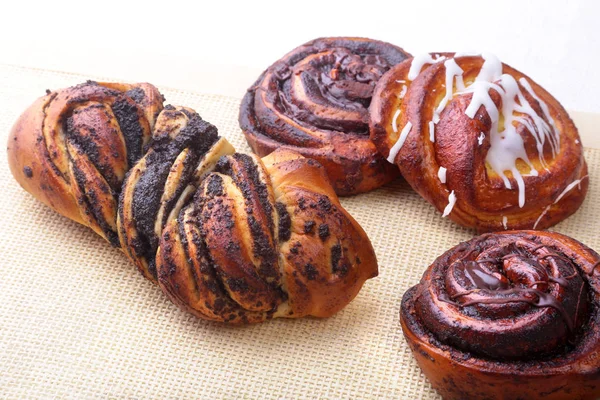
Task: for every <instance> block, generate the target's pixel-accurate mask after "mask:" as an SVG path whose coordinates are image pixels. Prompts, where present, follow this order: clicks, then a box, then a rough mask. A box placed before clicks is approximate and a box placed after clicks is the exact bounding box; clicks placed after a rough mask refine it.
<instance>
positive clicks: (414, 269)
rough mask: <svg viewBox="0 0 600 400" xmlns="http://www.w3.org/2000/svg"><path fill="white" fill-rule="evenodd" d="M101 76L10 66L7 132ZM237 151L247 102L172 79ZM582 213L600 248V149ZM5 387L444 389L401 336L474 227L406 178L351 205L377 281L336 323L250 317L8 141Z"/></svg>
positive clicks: (10, 390) (3, 89)
mask: <svg viewBox="0 0 600 400" xmlns="http://www.w3.org/2000/svg"><path fill="white" fill-rule="evenodd" d="M87 78H88V77H84V76H79V75H73V74H65V73H58V72H50V71H43V70H35V69H28V68H20V67H12V66H2V65H0V141H2V143H6V140H7V135H8V131H9V129H10V127H11V125H12V124H13V122H14V121H15V120H16V118H17V117H18V115H19V114H20V113H21V112H22V111H23V110H24V108H25V107H27V106H28V105H29V104H30V103H31V102H33V100H34V99H36V98H37V97H39V96H41V95H43V94H44V90H45V89H46V88H50V89H58V88H61V87H66V86H70V85H73V84H76V83H79V82H81V81H84V80H86V79H87ZM161 91H162V93H163V94H164V95H165V97H166V98H167V101H168V102H169V103H172V104H182V105H186V106H189V107H192V108H194V109H196V110H197V111H198V112H199V113H200V114H201V115H202V117H203V118H205V119H207V120H208V121H211V122H212V123H214V124H215V125H217V127H218V128H219V130H220V132H221V134H222V135H223V136H225V137H226V138H227V139H229V140H230V141H231V142H232V143H233V144H234V145H235V146H236V148H237V149H238V150H241V151H249V148H248V146H247V145H246V143H245V141H244V139H243V136H242V134H241V132H240V130H239V128H238V125H237V112H238V105H239V100H238V99H235V98H228V97H222V96H216V95H203V94H196V93H190V92H185V91H179V90H171V89H166V88H161ZM585 155H586V158H587V161H588V163H589V170H590V171H589V175H590V179H591V185H590V192H589V195H588V197H587V199H586V201H585V203H584V205H583V207H582V208H581V210H580V211H579V212H578V213H577V214H575V215H574V216H573V217H571V218H569V219H568V220H567V221H565V222H563V223H561V224H560V225H558V226H557V227H555V229H556V230H557V231H560V232H562V233H565V234H567V235H571V236H573V237H575V238H577V239H579V240H581V241H583V242H584V243H586V244H588V245H589V246H591V247H592V248H596V249H600V235H598V232H600V219H599V218H598V215H600V203H599V202H598V199H599V198H600V150H590V149H587V150H586V153H585ZM0 185H1V187H2V194H1V196H0V224H1V225H0V227H1V229H0V398H14V399H23V398H61V399H62V398H86V399H88V398H89V399H91V398H118V399H121V398H128V399H129V398H131V399H147V398H148V399H149V398H157V399H171V398H206V399H215V398H261V399H267V398H307V399H313V398H324V399H327V398H329V399H339V398H351V399H361V398H369V399H372V398H402V399H434V398H438V396H437V395H436V393H435V391H434V390H432V389H431V387H430V385H429V384H428V382H427V380H426V379H425V377H424V376H423V375H422V374H421V372H420V370H419V369H418V367H417V365H416V363H415V362H414V360H413V358H412V357H411V355H410V352H409V350H408V346H407V345H406V343H405V342H404V339H403V337H402V332H401V329H400V324H399V321H398V313H399V307H400V299H401V296H402V294H403V293H404V291H405V290H406V289H407V288H409V287H410V286H412V285H414V284H415V283H417V282H418V280H419V278H420V277H421V274H422V273H423V271H424V270H425V268H426V267H427V266H428V265H429V264H430V263H431V262H432V261H433V260H434V259H435V258H436V257H437V256H438V255H439V254H441V253H442V252H443V251H445V250H446V249H448V248H450V247H451V246H454V245H456V244H457V243H459V242H460V241H463V240H466V239H469V238H470V237H472V236H473V232H471V231H469V230H466V229H462V228H460V227H458V226H457V225H455V224H453V223H452V222H450V221H448V220H447V219H442V218H441V216H440V214H439V213H438V212H436V211H435V210H434V209H433V207H431V206H430V205H429V204H427V203H426V202H425V201H424V200H422V199H421V198H420V197H419V196H418V195H417V194H416V193H414V192H413V191H412V190H411V189H410V187H409V186H408V185H407V184H406V183H404V182H403V181H401V180H398V181H396V182H394V183H392V184H390V185H387V186H386V187H383V188H381V189H379V190H376V191H374V192H371V193H368V194H364V195H360V196H356V197H352V198H346V199H343V200H342V204H343V205H344V207H346V209H347V210H348V211H349V212H350V213H351V214H352V215H353V216H354V218H356V220H357V221H358V222H359V223H360V224H361V225H362V226H363V228H364V229H365V230H366V231H367V233H368V235H369V237H370V239H371V241H372V242H373V245H374V247H375V251H376V253H377V257H378V259H379V271H380V275H379V277H378V278H376V279H373V280H370V281H368V282H367V284H366V285H365V287H364V288H363V290H362V291H361V293H360V294H359V295H358V297H357V298H356V299H355V300H354V301H353V302H352V303H351V304H350V305H349V306H348V307H346V308H345V309H344V310H343V311H342V312H340V313H338V314H337V315H335V316H334V317H332V318H329V319H324V320H320V319H312V318H306V319H300V320H275V321H271V322H267V323H264V324H260V325H254V326H247V327H241V328H235V327H228V326H223V325H220V324H216V323H209V322H205V321H202V320H198V319H196V318H194V317H193V316H191V315H190V314H187V313H185V312H183V311H180V310H179V309H178V308H177V307H175V306H174V305H173V304H171V303H170V302H169V301H168V300H167V298H166V297H165V296H164V295H163V294H162V293H161V291H160V289H159V288H157V287H156V286H154V285H152V284H151V283H150V282H148V281H147V280H145V279H144V278H142V276H141V275H140V274H139V273H138V272H137V270H135V268H134V267H133V265H132V264H130V263H129V262H128V261H127V259H126V258H125V256H124V255H122V254H121V253H120V252H119V251H118V250H116V249H113V248H111V247H110V246H109V245H108V244H107V243H105V242H104V241H103V240H102V239H101V238H100V237H98V236H96V235H95V234H94V233H92V231H91V230H88V229H87V228H84V227H82V226H80V225H77V224H76V223H74V222H71V221H69V220H67V219H66V218H63V217H61V216H59V215H58V214H56V213H55V212H53V211H51V210H50V209H49V208H47V207H46V206H44V205H42V204H41V203H40V202H38V201H36V200H35V199H34V198H33V197H32V196H30V195H29V194H27V193H26V192H25V191H23V190H22V189H21V188H20V187H19V185H18V184H17V183H16V182H15V181H14V180H13V178H12V176H11V174H10V172H9V169H8V166H7V162H6V153H5V152H4V151H1V152H0Z"/></svg>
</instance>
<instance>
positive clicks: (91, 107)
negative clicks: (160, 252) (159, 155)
mask: <svg viewBox="0 0 600 400" xmlns="http://www.w3.org/2000/svg"><path fill="white" fill-rule="evenodd" d="M162 102H163V98H162V95H161V94H160V93H159V92H158V90H157V89H156V88H155V87H154V86H152V85H149V84H143V83H142V84H134V85H128V84H116V83H96V82H92V81H88V82H86V83H84V84H81V85H77V86H75V87H71V88H68V89H63V90H59V91H56V92H50V91H48V94H47V95H46V96H44V97H42V98H40V99H38V100H37V101H36V102H35V103H34V104H32V105H31V106H30V107H29V109H28V110H27V111H25V112H24V113H23V114H22V116H21V117H20V118H19V119H18V120H17V122H16V123H15V125H14V127H13V129H12V131H11V135H10V138H9V143H8V158H9V165H10V167H11V171H12V173H13V175H14V176H15V178H16V179H17V180H18V181H19V183H21V185H22V186H23V187H24V188H25V189H26V190H27V191H29V192H31V193H32V194H34V195H35V196H36V197H37V198H39V199H40V200H41V201H43V202H44V203H46V204H47V205H49V206H50V207H52V208H54V209H55V210H57V211H58V212H59V213H61V214H63V215H65V216H66V217H68V218H70V219H73V220H75V221H77V222H79V223H81V224H84V225H86V226H89V227H90V228H92V229H93V230H94V231H95V232H96V233H98V234H99V235H100V236H102V237H103V238H105V239H106V240H108V241H109V242H110V243H111V244H112V245H114V246H118V236H117V224H116V210H117V207H118V196H119V192H120V190H121V183H122V182H123V179H124V178H125V174H126V172H127V171H128V170H129V168H131V166H132V165H133V164H134V163H135V162H136V161H137V159H138V158H139V157H141V155H142V154H143V151H144V147H145V145H146V144H147V143H148V140H149V139H150V135H151V132H152V128H153V126H154V121H155V119H156V116H157V115H158V113H159V112H160V110H161V109H162Z"/></svg>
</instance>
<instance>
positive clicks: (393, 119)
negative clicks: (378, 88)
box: [392, 109, 400, 133]
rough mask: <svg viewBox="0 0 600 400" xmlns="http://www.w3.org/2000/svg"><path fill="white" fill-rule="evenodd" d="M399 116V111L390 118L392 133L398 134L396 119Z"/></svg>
mask: <svg viewBox="0 0 600 400" xmlns="http://www.w3.org/2000/svg"><path fill="white" fill-rule="evenodd" d="M399 116H400V109H397V110H396V113H395V114H394V116H393V117H392V130H393V131H394V133H398V124H397V121H398V117H399Z"/></svg>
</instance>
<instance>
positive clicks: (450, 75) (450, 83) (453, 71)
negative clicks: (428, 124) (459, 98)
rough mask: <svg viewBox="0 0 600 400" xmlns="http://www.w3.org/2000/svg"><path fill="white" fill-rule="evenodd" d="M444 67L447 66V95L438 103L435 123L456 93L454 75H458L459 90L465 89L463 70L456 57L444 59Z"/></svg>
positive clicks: (434, 115) (434, 118)
mask: <svg viewBox="0 0 600 400" xmlns="http://www.w3.org/2000/svg"><path fill="white" fill-rule="evenodd" d="M444 67H446V85H445V86H446V95H445V96H444V98H443V99H442V101H441V102H440V104H438V106H437V108H436V109H435V111H434V113H433V118H432V120H433V123H434V124H437V123H438V122H439V121H440V114H441V113H442V111H444V108H446V104H448V102H449V101H450V99H451V98H452V95H453V93H454V77H456V88H457V89H458V90H459V91H463V90H465V83H464V82H463V77H462V74H463V72H464V71H463V70H462V69H461V68H460V67H459V66H458V64H457V63H456V61H455V60H454V58H451V59H449V60H446V61H444Z"/></svg>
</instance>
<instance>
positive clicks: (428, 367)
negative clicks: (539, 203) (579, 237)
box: [400, 231, 600, 399]
mask: <svg viewBox="0 0 600 400" xmlns="http://www.w3.org/2000/svg"><path fill="white" fill-rule="evenodd" d="M599 265H600V256H599V255H598V254H597V253H596V252H595V251H593V250H591V249H589V248H588V247H586V246H585V245H583V244H581V243H579V242H577V241H576V240H574V239H571V238H569V237H566V236H564V235H560V234H558V233H553V232H545V231H510V232H506V233H497V234H486V235H482V236H480V237H476V238H474V239H472V240H470V241H468V242H465V243H462V244H460V245H458V246H456V247H454V248H453V249H450V250H448V251H447V252H446V253H444V254H443V255H442V256H440V257H439V258H438V259H437V260H436V261H435V262H434V263H433V264H432V265H431V266H430V267H429V268H428V269H427V271H426V272H425V274H424V275H423V278H422V279H421V282H420V283H419V284H418V285H417V286H415V287H413V288H411V289H409V290H408V291H407V292H406V293H405V295H404V297H403V299H402V307H401V313H400V321H401V324H402V329H403V332H404V336H405V338H406V340H407V342H408V344H409V346H410V348H411V350H412V352H413V355H414V357H415V358H416V359H417V362H418V363H419V366H420V367H421V369H422V370H423V372H424V373H425V375H426V376H427V377H428V379H429V381H430V382H431V384H432V385H433V387H434V388H435V389H436V390H437V391H438V392H439V393H440V394H441V395H442V397H443V398H444V399H465V398H486V399H520V398H527V399H533V398H544V399H546V398H547V399H596V398H598V396H600V364H599V363H598V360H600V308H599V306H600V273H599V272H600V271H598V266H599Z"/></svg>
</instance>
